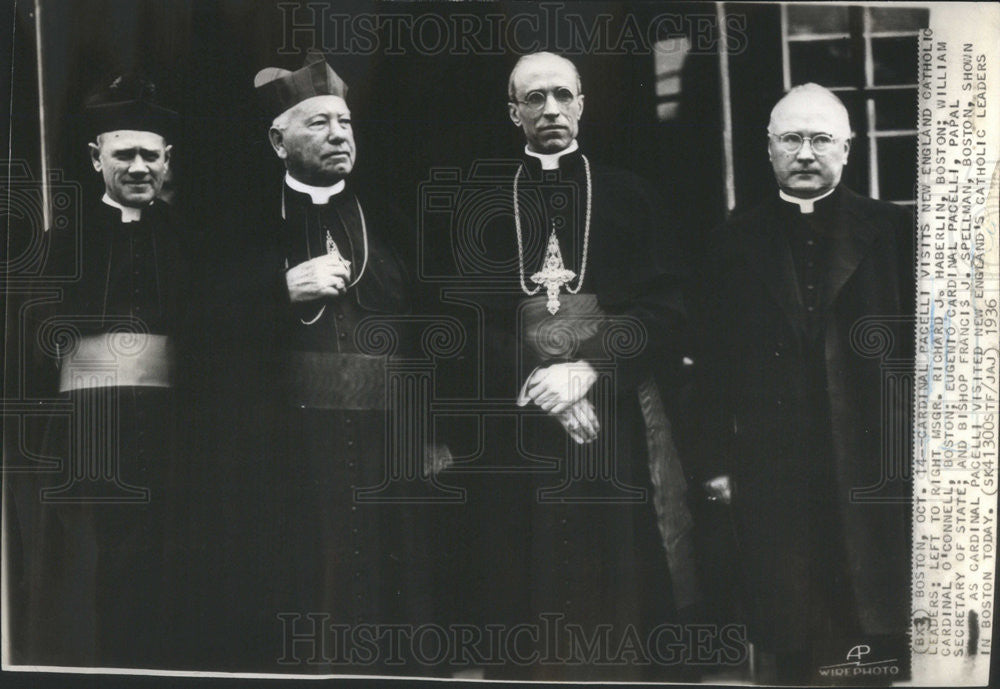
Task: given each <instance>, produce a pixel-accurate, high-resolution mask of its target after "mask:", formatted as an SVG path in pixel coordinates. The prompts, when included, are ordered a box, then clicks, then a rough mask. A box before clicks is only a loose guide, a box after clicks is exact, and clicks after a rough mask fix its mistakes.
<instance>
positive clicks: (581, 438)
mask: <svg viewBox="0 0 1000 689" xmlns="http://www.w3.org/2000/svg"><path fill="white" fill-rule="evenodd" d="M556 418H557V419H559V423H561V424H562V425H563V428H565V429H566V432H567V433H569V437H571V438H572V439H573V440H574V441H576V442H577V443H578V444H579V445H585V444H587V443H590V442H593V441H594V440H596V439H597V434H598V433H599V432H600V430H601V424H600V422H599V421H598V420H597V413H596V412H595V411H594V405H592V404H591V403H590V400H588V399H582V400H580V401H578V402H577V403H576V404H574V405H573V406H572V407H570V408H569V409H567V410H566V411H564V412H563V413H562V414H558V415H557V416H556Z"/></svg>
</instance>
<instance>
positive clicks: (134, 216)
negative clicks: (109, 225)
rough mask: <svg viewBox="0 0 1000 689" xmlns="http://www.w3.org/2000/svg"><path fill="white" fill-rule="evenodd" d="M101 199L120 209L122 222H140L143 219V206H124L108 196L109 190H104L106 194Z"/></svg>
mask: <svg viewBox="0 0 1000 689" xmlns="http://www.w3.org/2000/svg"><path fill="white" fill-rule="evenodd" d="M91 198H93V197H91ZM101 201H103V202H104V203H106V204H108V205H109V206H111V207H112V208H117V209H118V210H120V211H121V212H122V222H139V221H140V220H142V209H141V208H133V207H132V206H123V205H122V204H120V203H118V202H117V201H115V200H114V199H113V198H111V197H110V196H108V192H104V196H102V197H101Z"/></svg>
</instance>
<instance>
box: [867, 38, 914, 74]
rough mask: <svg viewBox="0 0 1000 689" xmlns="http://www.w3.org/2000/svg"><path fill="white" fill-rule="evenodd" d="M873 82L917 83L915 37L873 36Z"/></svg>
mask: <svg viewBox="0 0 1000 689" xmlns="http://www.w3.org/2000/svg"><path fill="white" fill-rule="evenodd" d="M872 58H873V59H874V60H875V84H876V85H887V84H916V83H917V37H916V36H907V37H905V38H873V39H872Z"/></svg>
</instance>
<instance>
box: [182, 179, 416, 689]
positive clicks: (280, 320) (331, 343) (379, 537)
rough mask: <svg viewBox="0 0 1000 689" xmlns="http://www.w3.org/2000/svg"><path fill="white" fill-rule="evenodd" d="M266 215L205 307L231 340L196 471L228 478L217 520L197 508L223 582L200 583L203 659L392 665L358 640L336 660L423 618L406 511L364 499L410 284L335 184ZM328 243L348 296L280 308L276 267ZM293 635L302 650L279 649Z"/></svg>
mask: <svg viewBox="0 0 1000 689" xmlns="http://www.w3.org/2000/svg"><path fill="white" fill-rule="evenodd" d="M269 210H270V211H272V212H273V215H269V217H271V218H272V219H271V220H270V221H269V222H268V223H265V224H263V225H260V223H256V225H257V226H259V227H262V228H263V231H262V232H261V233H260V234H259V235H258V236H257V240H258V241H257V242H256V243H252V242H248V241H247V238H246V237H243V238H242V240H243V241H242V242H239V241H237V242H234V245H235V246H237V247H238V251H237V253H236V255H235V258H234V263H233V266H234V267H233V270H232V271H227V273H226V275H227V282H228V285H222V286H221V287H220V289H219V290H218V294H217V295H216V298H215V301H216V302H217V303H216V305H215V307H214V308H215V309H216V310H217V311H218V310H219V308H220V307H221V309H222V311H224V312H226V313H225V315H224V317H225V318H226V319H227V321H226V322H227V323H229V324H230V325H231V326H232V331H231V333H230V335H232V334H233V333H240V334H239V337H238V339H239V340H240V341H239V342H236V343H232V342H231V343H228V344H225V343H221V341H220V344H221V345H222V347H221V349H220V351H219V352H218V355H219V356H220V357H221V358H222V359H224V361H223V362H222V368H223V369H225V370H227V371H229V373H227V374H224V377H225V378H229V380H223V381H222V382H221V388H223V389H226V390H228V392H226V393H224V394H223V397H224V398H226V399H229V400H232V401H234V403H231V406H232V408H231V409H229V410H223V411H222V412H220V414H219V418H220V424H219V427H220V430H219V432H218V438H219V442H220V446H219V450H218V452H217V453H216V454H215V457H214V458H213V460H212V461H213V462H214V466H212V467H208V466H206V470H207V471H209V472H215V475H216V476H217V478H216V479H206V481H207V482H209V483H219V482H223V481H227V480H228V481H229V484H228V485H227V486H226V488H224V490H223V493H222V495H223V496H224V497H223V500H224V502H225V504H226V505H227V507H228V509H230V510H231V515H230V516H225V515H217V514H211V501H212V500H211V497H210V496H205V499H204V500H203V502H202V505H201V507H200V512H201V513H202V514H204V515H205V516H203V517H201V518H200V522H201V523H202V524H204V525H207V526H208V528H207V529H206V532H205V534H203V536H202V540H203V543H205V546H204V547H205V548H206V557H207V559H208V560H209V561H212V562H217V563H219V564H220V571H221V572H222V575H221V577H220V578H214V577H213V576H212V572H211V567H205V568H204V571H203V573H202V577H203V578H205V579H206V580H207V581H208V583H207V586H208V587H209V588H210V589H212V590H215V591H218V592H219V594H220V597H219V598H218V599H216V600H215V601H209V607H210V608H211V607H212V606H214V609H216V610H218V612H217V613H215V614H211V615H206V616H205V621H206V623H207V625H209V626H210V627H212V629H213V631H211V632H207V633H206V638H207V639H209V640H210V643H213V644H215V645H216V648H215V649H214V650H212V651H211V652H210V653H209V654H208V656H207V658H206V659H205V661H204V662H203V664H205V665H207V666H208V667H212V668H220V667H227V668H228V667H231V668H232V669H236V670H258V669H260V670H270V671H280V672H293V673H315V672H334V673H357V672H371V671H377V670H379V669H384V666H383V663H385V662H386V661H390V662H391V661H392V659H393V658H395V657H397V656H393V655H392V652H391V651H386V650H385V649H381V650H379V651H378V652H377V654H375V655H374V656H373V655H372V651H371V649H370V645H369V648H366V649H361V655H351V653H352V649H355V650H356V649H357V648H358V645H357V644H358V641H357V637H351V638H348V639H346V640H345V637H344V636H343V635H344V634H345V633H346V634H352V633H354V632H353V631H351V630H356V629H358V628H359V627H358V626H359V625H371V624H381V623H389V622H404V621H405V622H418V621H426V615H427V614H428V613H427V612H426V609H427V603H428V601H427V599H428V597H429V595H430V591H429V584H428V583H427V580H426V568H427V565H426V561H427V556H428V555H427V551H426V546H425V544H423V543H422V541H421V538H422V531H421V529H420V528H419V526H418V518H419V516H420V515H419V512H418V509H419V508H418V506H414V505H410V504H406V503H404V502H394V501H393V500H392V498H393V495H392V489H393V486H391V485H390V486H388V488H387V489H386V491H385V492H384V493H377V492H376V491H375V489H377V488H378V487H379V486H380V485H382V484H383V483H384V482H385V479H386V477H387V476H388V474H389V471H390V460H388V459H387V456H388V455H387V453H388V452H389V449H388V447H387V446H388V443H387V440H386V437H387V433H388V431H387V423H388V420H387V412H386V410H387V407H388V404H387V380H388V376H389V369H390V362H391V360H392V356H405V354H406V352H407V335H406V332H405V331H406V324H405V323H403V322H402V319H401V318H398V317H399V316H401V315H402V314H405V313H406V312H407V311H408V310H409V303H408V293H407V275H408V272H407V270H406V268H405V266H404V264H403V262H402V261H401V260H400V259H399V258H398V256H397V253H396V251H395V250H394V249H393V247H392V238H393V236H394V235H393V233H394V232H396V231H397V226H398V225H399V222H398V219H396V218H395V217H393V216H392V215H391V214H389V213H386V212H385V208H384V205H382V206H380V205H378V204H372V203H366V202H364V201H361V200H359V198H358V196H356V195H355V193H354V190H353V189H352V187H351V185H350V184H348V185H347V188H346V190H345V191H343V192H341V193H339V194H337V195H335V196H333V197H331V198H330V200H329V201H328V202H327V203H325V204H313V203H312V201H311V199H310V198H309V196H308V195H306V194H302V193H300V192H297V191H294V190H292V189H291V188H290V187H288V186H287V185H285V186H284V187H283V189H282V192H281V208H280V209H279V208H272V209H269ZM282 216H283V218H282ZM328 242H332V243H333V244H334V245H335V246H336V250H337V251H339V253H340V254H341V256H342V257H343V258H344V259H346V260H348V261H350V270H351V279H350V280H349V285H350V286H349V287H348V289H347V291H346V293H345V294H343V295H342V296H340V297H337V298H330V299H323V300H317V301H313V302H309V303H306V304H292V303H291V302H290V300H289V297H288V290H287V285H286V281H285V273H286V271H287V270H288V269H289V268H291V267H294V266H296V265H298V264H300V263H302V262H304V261H306V260H309V259H311V258H315V257H317V256H321V255H323V254H326V253H327V252H328ZM355 281H357V282H355ZM227 290H232V291H230V292H227ZM226 295H230V296H226ZM366 319H367V320H366ZM220 322H221V321H220ZM383 336H385V337H386V338H387V339H382V338H383ZM390 341H393V342H395V347H383V345H388V343H389V342H390ZM234 366H235V368H234ZM234 386H236V387H234ZM208 475H211V474H208ZM227 476H228V477H230V478H229V479H227V478H226V477H227ZM365 490H369V491H370V492H369V493H367V494H365V495H360V494H359V493H358V491H365ZM383 498H384V499H383ZM212 533H214V534H221V536H220V537H211V536H209V534H212ZM220 540H221V541H226V543H223V544H222V546H221V547H216V545H215V544H216V543H218V542H219V541H220ZM220 606H221V607H220ZM308 615H312V617H307V616H308ZM314 623H315V625H316V626H314ZM329 625H341V626H342V627H341V628H340V630H338V631H335V632H330V631H329ZM324 626H325V627H327V631H326V632H323V631H322V630H321V627H324ZM314 630H315V631H316V634H315V635H314V636H312V637H310V634H312V632H313V631H314ZM293 634H294V635H298V636H299V637H302V636H305V637H307V641H305V642H296V643H295V644H289V643H288V641H289V639H290V638H291V636H290V635H293ZM233 637H236V638H239V639H242V641H241V642H240V643H237V642H235V641H232V639H233ZM310 638H311V640H309V639H310ZM218 639H223V640H225V639H230V641H228V642H226V641H223V642H222V644H219V643H218V642H217V640H218ZM227 643H228V644H229V646H228V648H227V647H226V646H225V644H227ZM345 649H346V653H345ZM392 671H393V672H399V670H398V668H397V669H396V670H392Z"/></svg>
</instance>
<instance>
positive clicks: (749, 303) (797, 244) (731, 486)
mask: <svg viewBox="0 0 1000 689" xmlns="http://www.w3.org/2000/svg"><path fill="white" fill-rule="evenodd" d="M850 150H851V127H850V121H849V118H848V113H847V110H846V108H845V107H844V105H843V103H841V101H840V100H839V99H838V98H837V97H836V96H835V95H834V94H833V93H832V92H831V91H829V90H827V89H825V88H823V87H821V86H818V85H816V84H806V85H803V86H798V87H796V88H793V89H792V90H791V91H789V93H788V94H787V95H785V96H784V97H783V98H782V99H781V100H779V101H778V103H777V104H776V105H775V106H774V109H773V110H772V112H771V118H770V123H769V124H768V127H767V151H768V157H769V159H770V161H771V165H772V168H773V170H774V176H775V181H776V182H777V188H776V190H775V193H774V195H773V197H772V198H770V199H767V200H765V201H764V202H763V203H762V204H761V205H760V206H758V207H757V208H755V209H753V210H751V211H749V212H747V213H744V214H740V215H737V216H736V217H734V218H732V219H730V220H729V221H728V222H726V223H725V224H724V225H723V226H722V227H720V228H718V229H717V230H716V231H715V232H713V233H712V235H711V237H710V239H709V242H708V249H707V251H706V253H705V256H706V261H705V265H704V267H703V270H702V273H701V282H702V284H701V286H700V288H699V289H697V290H696V292H697V297H696V299H695V301H696V307H695V308H694V312H695V313H696V314H698V316H699V318H700V319H701V331H702V333H703V334H704V336H705V338H704V346H703V351H702V355H701V361H700V367H699V368H700V377H701V383H700V385H699V397H700V399H701V406H700V409H701V413H700V414H698V415H696V417H697V421H696V422H695V423H697V424H698V425H699V426H700V428H699V431H698V432H697V433H695V434H693V436H692V437H695V438H697V441H696V442H695V443H694V444H693V448H694V449H693V452H692V456H691V459H692V465H694V466H695V467H696V471H697V472H698V474H699V476H698V478H699V479H700V480H701V481H702V482H703V485H704V486H705V488H706V490H707V492H708V496H709V500H714V501H715V502H717V503H726V504H730V505H731V509H732V515H733V519H734V523H735V527H736V535H737V539H738V547H739V551H740V552H739V553H738V554H737V557H738V559H739V570H738V571H740V572H741V576H742V578H743V583H744V584H745V598H746V600H745V602H746V604H747V611H748V615H749V622H750V628H749V634H750V640H751V641H752V642H753V643H754V647H755V653H756V656H755V662H754V664H753V667H754V668H755V670H756V673H757V676H756V677H755V680H757V681H762V682H778V683H782V682H793V683H808V682H810V681H815V679H816V678H817V677H818V676H819V675H818V674H817V672H818V668H819V667H821V666H824V665H831V664H836V663H838V662H841V663H842V662H843V658H844V654H845V653H847V651H848V650H849V649H850V648H851V647H853V646H856V645H858V644H866V645H869V646H870V647H871V648H872V649H873V652H877V653H879V654H881V653H897V652H898V653H901V654H905V633H906V629H907V616H908V603H909V601H908V594H909V586H908V583H907V582H908V579H907V572H908V563H909V557H908V552H909V550H908V549H909V546H908V544H909V535H908V530H907V510H906V506H905V500H906V498H907V496H908V495H909V492H908V491H909V488H908V477H909V448H910V437H909V436H910V432H909V429H910V428H911V423H912V419H911V417H910V412H909V408H910V407H909V397H908V392H907V391H908V390H909V389H910V388H909V387H908V385H909V381H910V378H909V377H908V375H912V366H913V361H912V356H913V321H912V315H913V313H914V276H913V266H914V263H913V247H914V226H913V221H912V216H911V215H910V213H909V212H907V210H906V209H904V208H902V207H900V206H897V205H894V204H891V203H886V202H883V201H877V200H875V199H871V198H867V197H864V196H861V195H859V194H856V193H855V192H853V191H851V190H850V189H848V188H847V187H846V186H844V185H843V184H842V182H841V176H842V173H843V170H844V166H845V165H846V164H847V162H848V156H849V153H850ZM870 338H876V339H877V340H878V342H877V344H876V343H875V341H874V340H872V339H870ZM873 657H874V656H873ZM877 657H879V658H881V657H893V656H891V655H889V656H882V655H878V656H877Z"/></svg>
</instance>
